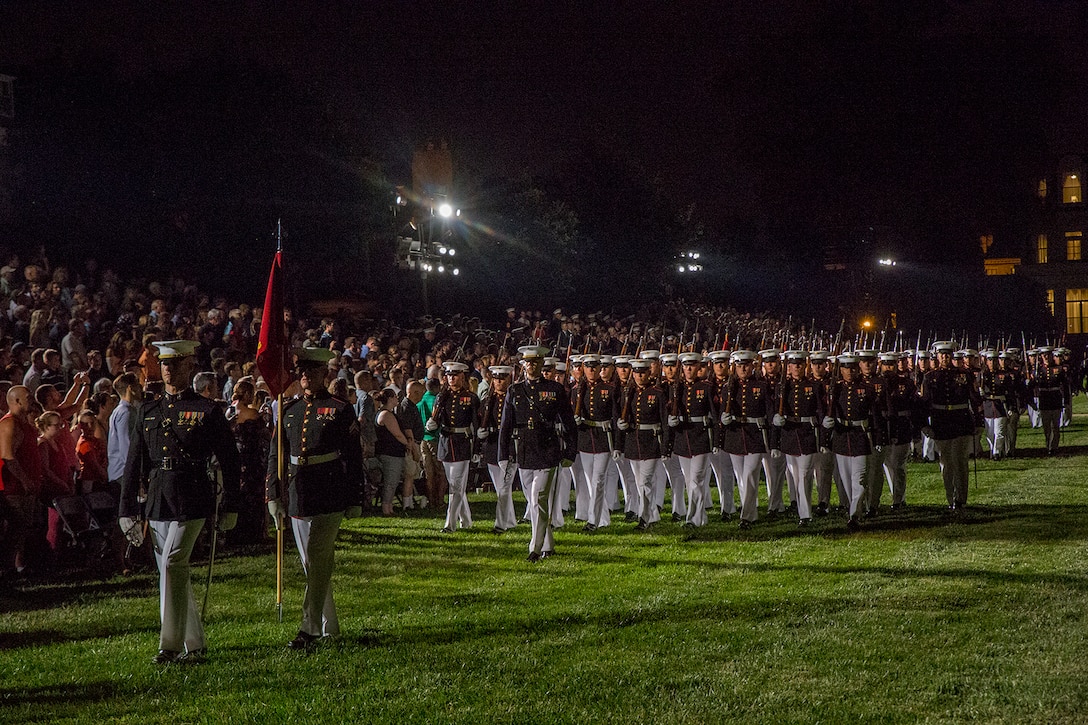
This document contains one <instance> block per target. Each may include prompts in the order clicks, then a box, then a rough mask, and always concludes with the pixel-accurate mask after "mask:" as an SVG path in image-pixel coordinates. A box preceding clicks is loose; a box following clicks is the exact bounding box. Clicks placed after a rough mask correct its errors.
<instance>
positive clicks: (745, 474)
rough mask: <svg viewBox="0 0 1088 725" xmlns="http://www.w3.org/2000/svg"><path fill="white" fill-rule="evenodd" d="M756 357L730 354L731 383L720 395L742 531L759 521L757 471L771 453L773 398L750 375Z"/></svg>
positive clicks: (740, 352)
mask: <svg viewBox="0 0 1088 725" xmlns="http://www.w3.org/2000/svg"><path fill="white" fill-rule="evenodd" d="M757 357H758V356H757V355H756V353H754V352H752V351H751V350H736V351H735V352H733V354H732V355H731V356H730V364H731V365H732V367H733V381H732V383H729V384H728V385H727V389H726V390H725V391H723V393H722V414H721V424H722V429H723V430H722V433H721V441H722V448H723V449H725V451H726V452H728V453H729V458H730V460H731V461H732V464H733V471H734V473H735V475H736V477H737V486H738V488H739V489H740V501H741V510H740V528H742V529H747V528H749V527H751V525H752V524H753V523H754V522H755V521H756V520H757V519H758V518H759V511H758V509H757V505H758V502H759V471H760V469H761V468H762V466H763V459H764V458H765V457H766V456H767V455H769V454H770V451H771V446H770V438H769V435H768V430H767V428H768V425H769V424H770V422H771V416H772V415H774V397H773V395H772V394H771V390H770V385H769V384H768V383H767V380H766V378H764V377H762V376H758V375H756V374H755V373H754V371H753V368H754V367H755V363H756V359H757Z"/></svg>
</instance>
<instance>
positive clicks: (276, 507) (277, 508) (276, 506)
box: [268, 498, 287, 529]
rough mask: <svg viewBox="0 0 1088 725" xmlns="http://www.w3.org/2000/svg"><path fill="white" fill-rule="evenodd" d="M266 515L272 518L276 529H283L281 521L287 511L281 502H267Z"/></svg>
mask: <svg viewBox="0 0 1088 725" xmlns="http://www.w3.org/2000/svg"><path fill="white" fill-rule="evenodd" d="M268 513H269V514H270V515H271V516H272V521H274V522H275V524H276V528H277V529H282V528H283V521H284V519H286V518H287V511H286V510H285V509H284V508H283V501H280V500H279V499H278V498H274V499H272V500H271V501H269V502H268Z"/></svg>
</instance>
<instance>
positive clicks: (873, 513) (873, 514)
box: [865, 508, 877, 519]
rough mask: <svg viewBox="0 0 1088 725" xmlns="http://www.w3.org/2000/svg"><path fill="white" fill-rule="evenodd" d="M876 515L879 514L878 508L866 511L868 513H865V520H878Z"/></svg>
mask: <svg viewBox="0 0 1088 725" xmlns="http://www.w3.org/2000/svg"><path fill="white" fill-rule="evenodd" d="M876 514H877V510H876V508H871V509H869V510H868V511H866V512H865V518H867V519H875V518H876Z"/></svg>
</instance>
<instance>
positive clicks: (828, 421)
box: [824, 415, 835, 430]
mask: <svg viewBox="0 0 1088 725" xmlns="http://www.w3.org/2000/svg"><path fill="white" fill-rule="evenodd" d="M834 427H835V419H834V418H832V417H831V416H830V415H825V416H824V428H827V429H828V430H831V429H832V428H834Z"/></svg>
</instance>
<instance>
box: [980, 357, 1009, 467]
mask: <svg viewBox="0 0 1088 725" xmlns="http://www.w3.org/2000/svg"><path fill="white" fill-rule="evenodd" d="M1000 356H1001V353H1000V352H999V351H997V350H992V349H991V350H983V351H982V370H981V372H980V373H979V393H980V394H981V396H982V418H983V423H984V424H985V426H986V441H987V443H988V444H989V447H990V458H992V459H993V460H995V461H1000V460H1001V459H1002V458H1005V457H1006V456H1007V455H1008V454H1009V437H1008V425H1009V409H1008V400H1009V394H1010V393H1011V392H1012V391H1011V390H1010V389H1009V384H1010V383H1011V382H1012V376H1010V375H1009V374H1008V373H1007V372H1006V371H1004V370H1002V369H1001V360H1000Z"/></svg>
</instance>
